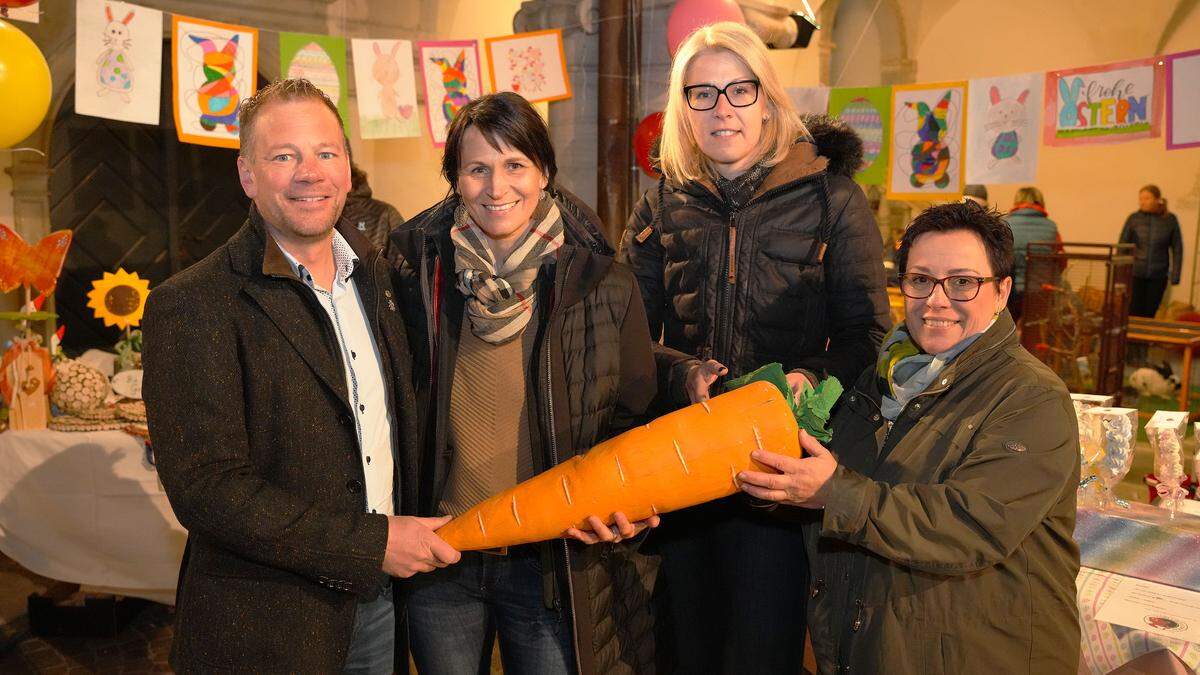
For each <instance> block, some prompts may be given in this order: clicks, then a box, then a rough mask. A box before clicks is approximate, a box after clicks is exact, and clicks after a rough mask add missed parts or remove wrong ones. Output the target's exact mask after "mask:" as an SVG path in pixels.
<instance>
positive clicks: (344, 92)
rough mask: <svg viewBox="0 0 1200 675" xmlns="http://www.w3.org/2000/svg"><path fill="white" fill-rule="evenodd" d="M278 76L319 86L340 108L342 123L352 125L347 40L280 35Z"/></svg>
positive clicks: (326, 36) (296, 34) (306, 34)
mask: <svg viewBox="0 0 1200 675" xmlns="http://www.w3.org/2000/svg"><path fill="white" fill-rule="evenodd" d="M279 72H281V73H283V76H284V77H285V78H289V79H295V78H302V79H305V80H308V81H309V82H312V83H313V84H315V85H317V88H318V89H320V90H321V91H323V92H325V95H326V96H328V97H329V100H331V101H333V103H334V105H336V106H337V109H338V115H340V116H341V118H342V123H343V124H348V123H349V117H350V114H349V104H348V101H349V98H350V96H349V91H348V90H349V87H348V80H347V79H346V40H345V38H340V37H333V36H331V35H311V34H308V33H280V34H279Z"/></svg>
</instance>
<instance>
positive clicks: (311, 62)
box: [287, 42, 342, 104]
mask: <svg viewBox="0 0 1200 675" xmlns="http://www.w3.org/2000/svg"><path fill="white" fill-rule="evenodd" d="M287 76H288V77H289V78H295V77H302V78H304V79H306V80H308V81H309V82H312V83H313V84H315V85H317V88H318V89H320V90H321V91H323V92H325V95H326V96H328V97H329V100H331V101H333V102H334V103H335V104H336V103H337V102H338V98H339V97H340V96H341V93H342V83H341V81H340V80H339V79H338V72H337V66H335V65H333V59H331V58H329V54H327V53H326V52H325V50H324V49H322V48H321V45H319V44H317V43H315V42H310V43H308V44H306V45H304V46H303V47H301V48H300V49H299V50H298V51H297V52H296V55H295V56H293V57H292V62H291V64H290V65H288V71H287Z"/></svg>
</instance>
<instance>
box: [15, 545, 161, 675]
mask: <svg viewBox="0 0 1200 675" xmlns="http://www.w3.org/2000/svg"><path fill="white" fill-rule="evenodd" d="M55 588H57V587H56V582H54V581H51V580H49V579H46V578H43V577H39V576H37V575H36V574H33V573H32V572H29V571H28V570H25V569H24V568H22V567H21V566H19V565H17V564H16V563H15V562H13V561H12V560H10V559H9V558H7V557H5V556H3V555H0V673H5V674H6V675H8V674H9V673H12V674H14V675H16V674H18V673H39V674H42V673H45V674H47V675H50V674H53V675H59V674H61V673H129V674H133V673H163V672H171V669H170V667H169V666H167V654H168V652H170V649H171V637H172V635H173V633H174V631H173V629H172V620H173V616H172V611H171V609H170V608H169V607H165V606H163V605H158V604H154V603H150V604H148V605H147V606H146V608H145V609H143V610H142V611H141V612H140V613H139V614H138V615H137V616H136V617H135V618H134V619H133V621H132V622H131V623H130V624H129V626H127V627H126V628H125V630H123V631H122V632H121V633H120V634H119V635H117V636H116V637H115V638H87V639H85V638H40V637H36V636H34V635H32V634H31V633H30V631H29V617H28V615H27V614H26V599H27V598H28V596H29V594H30V593H40V592H45V591H46V590H48V589H55Z"/></svg>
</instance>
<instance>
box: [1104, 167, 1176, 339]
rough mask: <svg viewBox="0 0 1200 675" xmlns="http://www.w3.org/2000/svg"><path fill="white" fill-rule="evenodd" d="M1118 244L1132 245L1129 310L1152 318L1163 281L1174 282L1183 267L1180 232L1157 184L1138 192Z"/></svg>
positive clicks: (1164, 289)
mask: <svg viewBox="0 0 1200 675" xmlns="http://www.w3.org/2000/svg"><path fill="white" fill-rule="evenodd" d="M1120 241H1121V243H1122V244H1134V245H1135V246H1136V247H1137V248H1136V250H1135V251H1134V259H1133V289H1132V290H1133V299H1132V301H1131V302H1130V305H1129V313H1130V314H1131V315H1133V316H1149V317H1153V316H1154V315H1155V314H1156V313H1157V312H1158V306H1159V305H1160V304H1161V303H1162V297H1163V293H1164V292H1165V291H1166V290H1167V280H1168V279H1170V281H1171V284H1172V285H1174V284H1178V283H1179V277H1180V273H1181V271H1182V269H1183V235H1182V234H1180V232H1179V219H1178V218H1176V217H1175V214H1174V213H1171V212H1170V211H1168V210H1167V200H1165V199H1163V196H1162V191H1161V190H1159V189H1158V186H1157V185H1147V186H1145V187H1143V188H1142V189H1141V190H1139V191H1138V210H1137V211H1135V212H1133V213H1131V214H1129V217H1128V218H1126V219H1125V227H1124V228H1122V229H1121V239H1120Z"/></svg>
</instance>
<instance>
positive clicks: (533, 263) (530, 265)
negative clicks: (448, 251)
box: [450, 192, 563, 344]
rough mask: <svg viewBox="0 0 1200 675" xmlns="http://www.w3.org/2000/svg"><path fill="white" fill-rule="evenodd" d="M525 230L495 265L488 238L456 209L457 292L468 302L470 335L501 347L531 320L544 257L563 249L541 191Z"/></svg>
mask: <svg viewBox="0 0 1200 675" xmlns="http://www.w3.org/2000/svg"><path fill="white" fill-rule="evenodd" d="M531 220H532V222H533V227H531V228H530V229H529V231H527V232H526V233H525V235H524V236H523V238H522V239H521V241H520V242H519V243H518V244H517V246H516V247H515V248H514V249H513V250H512V251H511V252H510V253H509V254H508V257H507V258H505V259H504V260H503V261H502V262H500V263H497V262H496V259H495V257H494V256H493V255H492V250H491V248H490V247H489V246H488V237H487V235H486V234H484V233H483V231H482V230H480V229H479V226H478V225H476V224H475V221H473V220H472V219H471V215H470V213H468V212H467V208H466V207H465V206H463V205H459V207H458V208H457V209H455V210H454V225H453V227H452V228H451V230H450V240H451V241H452V242H454V269H456V270H458V290H459V291H460V292H462V294H463V295H464V296H465V297H466V299H467V303H466V310H467V318H468V319H469V320H470V322H471V332H472V333H474V334H475V335H476V336H477V337H478V338H479V339H481V340H484V341H486V342H490V343H492V344H502V343H504V342H507V341H509V340H511V339H513V338H514V337H516V336H518V335H520V334H521V331H523V330H524V329H525V326H526V325H528V323H529V319H530V317H532V316H533V308H534V302H535V300H536V294H535V293H534V289H533V283H534V281H535V280H537V274H538V268H539V267H540V266H541V264H542V260H543V259H544V258H545V257H546V256H551V255H555V252H556V251H558V249H559V247H560V246H562V245H563V222H562V216H561V214H560V213H559V211H558V205H557V204H555V203H554V200H553V199H552V198H551V197H550V195H549V194H547V193H545V192H543V193H542V197H541V199H540V200H538V205H537V208H535V209H534V211H533V217H532V218H531Z"/></svg>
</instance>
